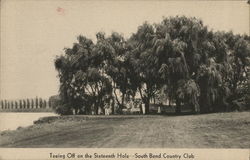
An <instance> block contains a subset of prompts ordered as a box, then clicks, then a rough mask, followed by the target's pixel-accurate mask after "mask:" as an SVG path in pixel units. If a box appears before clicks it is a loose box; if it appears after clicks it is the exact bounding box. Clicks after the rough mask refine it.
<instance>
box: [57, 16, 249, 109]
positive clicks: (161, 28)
mask: <svg viewBox="0 0 250 160" xmlns="http://www.w3.org/2000/svg"><path fill="white" fill-rule="evenodd" d="M96 39H97V41H96V43H94V42H93V41H92V40H91V39H88V38H86V37H84V36H81V35H80V36H78V38H77V40H78V41H77V42H76V43H74V44H73V46H72V48H65V54H64V55H61V56H58V57H56V59H55V68H56V70H57V71H58V73H59V74H58V75H59V80H60V90H59V92H60V99H61V103H60V105H59V106H60V107H59V108H58V112H59V113H60V114H72V110H73V109H75V110H76V112H77V114H93V113H94V114H99V113H100V112H99V110H101V111H102V112H103V111H104V107H105V105H107V106H110V107H111V108H112V112H114V111H115V110H117V111H118V112H121V110H122V108H124V107H125V101H134V99H135V97H136V96H137V95H139V96H140V98H141V100H142V102H143V103H145V107H146V113H149V104H150V102H151V101H152V100H153V99H155V98H156V97H158V96H159V95H160V94H162V93H164V94H165V96H166V97H167V99H168V100H169V101H170V102H171V103H172V104H175V108H176V112H177V113H179V112H181V106H184V107H185V106H189V107H191V108H192V110H193V112H194V113H201V112H202V113H205V112H217V111H228V110H232V109H233V108H234V107H233V105H234V104H235V103H233V101H235V100H237V99H239V98H241V97H248V99H249V74H250V73H249V67H250V43H249V42H250V37H249V36H248V35H238V34H237V35H235V34H233V33H232V32H223V31H218V32H214V31H212V30H209V29H208V27H207V26H205V25H204V24H203V22H202V20H200V19H197V18H194V17H192V18H188V17H185V16H181V17H180V16H176V17H169V18H164V19H163V20H162V21H161V22H160V23H157V24H149V23H147V22H145V23H143V24H142V25H141V26H139V27H138V29H137V31H136V32H135V33H134V34H132V35H131V36H130V37H129V38H128V39H125V38H124V37H123V36H122V34H119V33H117V32H113V33H112V34H111V35H110V36H106V35H105V33H103V32H99V33H97V34H96ZM247 88H248V89H247ZM120 97H121V98H120ZM245 99H247V98H245ZM115 104H117V107H116V109H115V108H114V106H115Z"/></svg>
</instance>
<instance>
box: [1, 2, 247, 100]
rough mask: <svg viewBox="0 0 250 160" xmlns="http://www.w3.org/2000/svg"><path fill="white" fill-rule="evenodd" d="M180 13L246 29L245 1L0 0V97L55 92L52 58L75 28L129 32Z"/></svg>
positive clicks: (241, 30) (219, 27) (72, 38)
mask: <svg viewBox="0 0 250 160" xmlns="http://www.w3.org/2000/svg"><path fill="white" fill-rule="evenodd" d="M175 15H185V16H195V17H198V18H201V19H202V20H203V22H204V24H205V25H208V26H209V28H210V29H213V30H224V31H229V30H232V31H233V32H234V33H240V34H243V33H246V34H248V33H249V5H247V3H246V1H202V2H198V1H167V0H166V1H162V0H161V1H151V0H148V1H142V0H140V1H129V0H127V1H110V0H109V1H105V0H100V1H97V0H96V1H76V0H75V1H73V0H72V1H52V0H51V1H37V0H36V1H32V0H22V1H21V0H18V1H17V0H16V1H14V0H8V1H2V4H1V72H0V73H1V79H0V85H1V86H0V87H1V94H0V98H1V99H19V98H33V97H35V96H39V97H43V98H48V97H50V96H51V95H55V94H57V93H58V88H59V81H58V78H57V72H56V71H55V69H54V65H53V61H54V59H55V56H56V55H60V54H63V48H64V47H71V46H72V43H73V42H75V41H76V37H77V35H79V34H82V35H85V36H87V37H89V38H91V39H95V34H96V33H97V32H98V31H104V32H106V33H107V34H110V33H111V32H112V31H117V32H119V33H123V35H124V36H125V37H129V36H130V35H131V33H133V32H135V31H136V29H137V27H138V26H139V25H141V24H142V23H143V22H144V21H148V22H150V23H157V22H160V21H161V20H162V17H168V16H175Z"/></svg>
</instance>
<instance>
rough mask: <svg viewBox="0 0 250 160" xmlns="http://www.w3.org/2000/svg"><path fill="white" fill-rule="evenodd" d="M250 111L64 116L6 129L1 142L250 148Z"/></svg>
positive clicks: (4, 144)
mask: <svg viewBox="0 0 250 160" xmlns="http://www.w3.org/2000/svg"><path fill="white" fill-rule="evenodd" d="M249 139H250V112H232V113H213V114H204V115H183V116H160V115H121V116H115V115H113V116H62V117H54V118H53V117H49V118H45V119H42V120H41V121H37V122H36V124H35V125H33V126H30V127H27V128H19V129H18V130H15V131H4V132H1V133H0V147H38V148H41V147H52V148H53V147H56V148H64V147H87V148H96V147H97V148H99V147H102V148H118V147H119V148H128V147H129V148H131V147H134V148H145V147H148V148H155V147H158V148H250V141H249Z"/></svg>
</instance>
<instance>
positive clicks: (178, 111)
mask: <svg viewBox="0 0 250 160" xmlns="http://www.w3.org/2000/svg"><path fill="white" fill-rule="evenodd" d="M175 113H176V114H180V113H181V103H180V101H179V100H178V99H176V106H175Z"/></svg>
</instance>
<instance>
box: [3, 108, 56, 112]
mask: <svg viewBox="0 0 250 160" xmlns="http://www.w3.org/2000/svg"><path fill="white" fill-rule="evenodd" d="M1 112H53V109H52V108H33V109H28V108H27V109H26V108H24V109H0V113H1Z"/></svg>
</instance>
